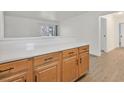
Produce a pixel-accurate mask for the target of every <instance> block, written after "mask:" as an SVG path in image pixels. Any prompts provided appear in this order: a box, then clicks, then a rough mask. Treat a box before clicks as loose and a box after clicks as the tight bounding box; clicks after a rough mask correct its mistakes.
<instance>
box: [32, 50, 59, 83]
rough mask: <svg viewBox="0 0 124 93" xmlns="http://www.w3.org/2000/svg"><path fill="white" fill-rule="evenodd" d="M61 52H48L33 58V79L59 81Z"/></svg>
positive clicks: (37, 80)
mask: <svg viewBox="0 0 124 93" xmlns="http://www.w3.org/2000/svg"><path fill="white" fill-rule="evenodd" d="M60 65H61V53H60V52H57V53H50V54H47V55H43V56H38V57H35V58H34V66H35V68H34V79H35V81H36V82H58V81H60V75H61V72H60Z"/></svg>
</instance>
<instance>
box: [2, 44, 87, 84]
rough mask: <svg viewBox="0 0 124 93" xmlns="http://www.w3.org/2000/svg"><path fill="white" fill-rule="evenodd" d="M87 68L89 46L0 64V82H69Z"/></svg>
mask: <svg viewBox="0 0 124 93" xmlns="http://www.w3.org/2000/svg"><path fill="white" fill-rule="evenodd" d="M88 70H89V46H88V45H86V46H81V47H77V48H72V49H67V50H64V51H60V52H54V53H49V54H45V55H41V56H36V57H33V58H29V59H28V58H27V59H23V60H18V61H13V62H8V63H3V64H0V82H32V81H35V82H59V81H63V82H70V81H75V80H77V79H78V78H79V77H81V76H83V75H84V74H86V73H87V72H88Z"/></svg>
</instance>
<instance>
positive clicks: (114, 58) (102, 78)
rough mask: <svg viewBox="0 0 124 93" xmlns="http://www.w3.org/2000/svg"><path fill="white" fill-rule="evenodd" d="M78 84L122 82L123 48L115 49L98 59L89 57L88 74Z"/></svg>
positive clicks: (123, 67)
mask: <svg viewBox="0 0 124 93" xmlns="http://www.w3.org/2000/svg"><path fill="white" fill-rule="evenodd" d="M78 81H79V82H124V48H117V49H115V50H113V51H111V52H109V53H104V54H102V56H100V57H95V56H90V70H89V73H88V74H86V75H85V76H84V77H82V78H81V79H79V80H78Z"/></svg>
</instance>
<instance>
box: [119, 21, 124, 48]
mask: <svg viewBox="0 0 124 93" xmlns="http://www.w3.org/2000/svg"><path fill="white" fill-rule="evenodd" d="M119 47H124V23H120V24H119Z"/></svg>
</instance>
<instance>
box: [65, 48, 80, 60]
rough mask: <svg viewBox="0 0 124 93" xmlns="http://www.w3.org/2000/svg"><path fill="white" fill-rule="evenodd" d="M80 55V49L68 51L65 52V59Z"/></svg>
mask: <svg viewBox="0 0 124 93" xmlns="http://www.w3.org/2000/svg"><path fill="white" fill-rule="evenodd" d="M77 54H78V48H73V49H68V50H65V51H63V58H68V57H72V56H75V55H77Z"/></svg>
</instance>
